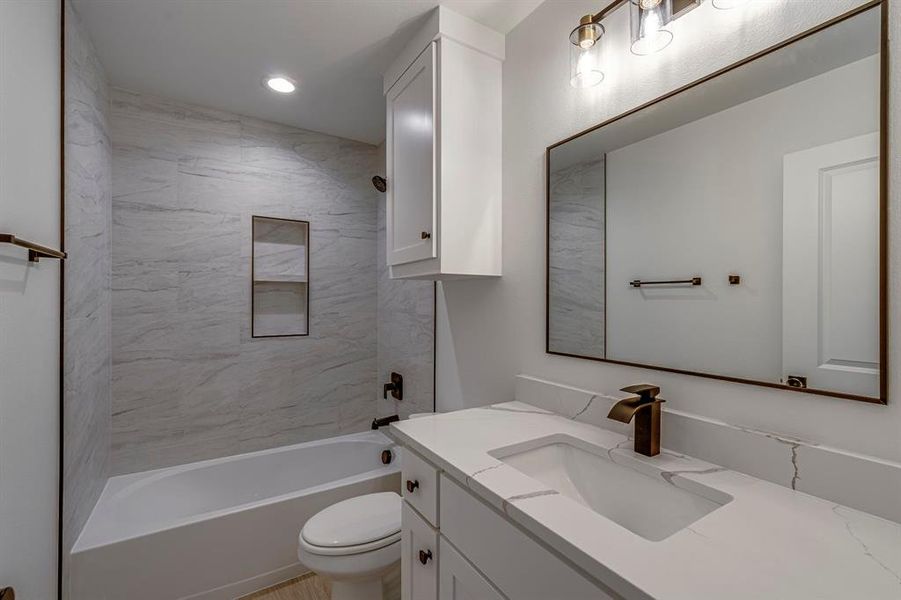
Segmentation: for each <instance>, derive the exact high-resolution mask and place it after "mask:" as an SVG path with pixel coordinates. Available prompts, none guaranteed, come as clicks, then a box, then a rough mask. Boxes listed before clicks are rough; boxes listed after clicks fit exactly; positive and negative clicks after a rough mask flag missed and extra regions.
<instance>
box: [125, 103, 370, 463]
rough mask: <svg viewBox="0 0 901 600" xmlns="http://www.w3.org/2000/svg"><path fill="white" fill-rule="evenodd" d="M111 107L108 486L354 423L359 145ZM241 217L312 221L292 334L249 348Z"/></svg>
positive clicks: (362, 211) (360, 265)
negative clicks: (304, 311)
mask: <svg viewBox="0 0 901 600" xmlns="http://www.w3.org/2000/svg"><path fill="white" fill-rule="evenodd" d="M112 97H113V102H112V117H111V123H112V138H113V293H112V296H113V413H112V457H113V460H112V471H113V473H114V474H119V473H127V472H134V471H141V470H145V469H150V468H155V467H162V466H167V465H173V464H181V463H186V462H191V461H196V460H201V459H206V458H211V457H217V456H223V455H230V454H236V453H239V452H248V451H253V450H259V449H263V448H269V447H275V446H280V445H284V444H292V443H298V442H302V441H306V440H311V439H319V438H324V437H329V436H334V435H340V434H343V433H349V432H354V431H361V430H364V429H366V428H368V426H369V422H370V420H371V419H372V417H373V416H374V415H375V410H376V406H375V403H373V402H372V400H373V394H374V393H375V390H376V389H379V387H378V382H377V381H376V373H377V371H376V369H377V358H376V348H377V344H376V314H377V282H376V276H377V269H376V252H375V251H374V250H375V248H374V246H375V244H376V239H377V232H376V207H377V203H378V202H380V201H381V199H382V198H383V197H382V196H380V195H377V193H376V192H375V190H374V189H373V187H372V185H371V183H370V181H369V180H370V177H371V176H372V174H373V173H374V169H375V168H376V165H377V161H378V157H377V151H376V148H375V147H373V146H369V145H366V144H362V143H358V142H352V141H349V140H344V139H340V138H336V137H331V136H327V135H323V134H318V133H313V132H309V131H303V130H298V129H294V128H290V127H286V126H282V125H277V124H274V123H268V122H264V121H260V120H256V119H251V118H246V117H241V116H237V115H233V114H230V113H225V112H220V111H215V110H211V109H205V108H201V107H197V106H192V105H187V104H182V103H177V102H170V101H167V100H163V99H159V98H153V97H150V96H144V95H137V94H133V93H129V92H126V91H123V90H114V91H113V92H112ZM252 215H264V216H271V217H285V218H291V219H303V220H309V221H310V222H311V248H312V250H311V255H310V256H311V260H310V281H311V283H310V286H311V293H310V336H309V337H294V338H268V339H253V338H251V337H250V251H251V227H250V225H251V216H252Z"/></svg>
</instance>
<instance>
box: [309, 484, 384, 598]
mask: <svg viewBox="0 0 901 600" xmlns="http://www.w3.org/2000/svg"><path fill="white" fill-rule="evenodd" d="M400 506H401V498H400V496H399V495H397V494H395V493H394V492H381V493H378V494H367V495H365V496H357V497H356V498H350V499H349V500H344V501H342V502H338V503H337V504H333V505H332V506H329V507H328V508H326V509H325V510H322V511H320V512H318V513H316V514H315V515H314V516H313V517H312V518H311V519H310V520H309V521H307V522H306V524H305V525H304V526H303V529H301V531H300V543H299V548H298V550H297V556H298V558H299V559H300V562H301V563H303V564H304V565H305V566H306V567H308V568H309V569H311V570H312V571H314V572H315V573H317V574H319V575H322V576H323V577H326V578H327V579H329V580H330V581H331V583H332V600H381V599H382V579H383V577H384V576H385V575H386V574H387V573H389V572H390V571H391V570H392V569H394V568H396V567H397V565H398V563H399V562H400Z"/></svg>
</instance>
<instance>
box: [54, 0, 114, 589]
mask: <svg viewBox="0 0 901 600" xmlns="http://www.w3.org/2000/svg"><path fill="white" fill-rule="evenodd" d="M64 10H65V11H66V39H65V45H66V54H65V69H66V86H65V179H64V185H65V218H66V232H65V234H66V250H67V251H68V253H69V257H68V260H66V264H65V269H66V271H65V300H66V301H65V308H64V323H63V327H64V344H65V347H64V367H63V368H64V372H63V385H64V393H63V402H64V435H65V444H64V452H65V454H64V457H63V494H64V498H65V502H64V506H63V529H62V543H63V549H64V553H63V556H64V557H67V556H68V550H69V549H70V548H71V547H72V545H73V544H74V543H75V540H76V538H77V537H78V534H79V532H80V531H81V528H82V526H83V525H84V523H85V521H86V520H87V518H88V516H89V515H90V513H91V510H92V509H93V507H94V504H95V503H96V501H97V498H98V497H99V496H100V492H101V491H103V486H104V485H105V484H106V478H107V474H108V469H109V443H110V433H109V432H110V370H111V365H110V357H111V349H110V345H111V343H110V329H111V323H110V306H111V304H110V220H111V206H112V200H111V193H112V187H111V186H112V184H111V174H110V167H111V160H112V159H111V150H110V137H109V122H108V111H109V87H108V85H107V80H106V75H105V74H104V71H103V67H102V65H101V64H100V61H99V60H98V58H97V54H96V52H95V50H94V47H93V45H92V44H91V41H90V39H89V38H88V37H87V35H86V33H85V30H84V29H83V27H82V24H81V22H80V20H79V18H78V15H77V14H76V13H75V11H74V10H73V9H72V6H71V4H70V3H69V2H66V3H65V7H64ZM66 566H67V565H66V564H64V574H63V575H64V577H66V576H67V574H68V572H67V569H66V568H65V567H66ZM63 588H64V589H65V585H64V586H63Z"/></svg>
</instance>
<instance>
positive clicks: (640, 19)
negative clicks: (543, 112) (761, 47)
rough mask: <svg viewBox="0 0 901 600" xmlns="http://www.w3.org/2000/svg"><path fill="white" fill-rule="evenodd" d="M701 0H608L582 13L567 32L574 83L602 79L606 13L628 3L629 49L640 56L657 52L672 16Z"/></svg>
mask: <svg viewBox="0 0 901 600" xmlns="http://www.w3.org/2000/svg"><path fill="white" fill-rule="evenodd" d="M747 1H748V0H713V4H714V6H716V7H717V8H722V9H727V8H733V7H735V6H738V5H740V4H744V3H745V2H747ZM702 2H703V0H611V1H610V2H609V3H608V4H607V6H605V7H604V8H603V9H601V11H600V12H599V13H597V14H594V15H585V16H584V17H582V18H581V19H580V20H579V25H578V26H577V27H576V28H575V29H573V30H572V32H571V33H570V34H569V41H570V49H569V63H570V67H569V68H570V77H569V82H570V84H571V85H572V86H573V87H576V88H584V87H591V86H595V85H597V84H599V83H600V82H601V81H602V80H603V79H604V72H603V70H602V68H601V62H602V61H601V48H600V46H601V38H602V37H603V36H604V33H605V31H606V30H605V29H604V26H603V25H602V24H601V21H603V20H604V19H605V18H606V17H607V15H609V14H610V13H612V12H613V11H615V10H617V9H618V8H620V7H621V6H623V5H624V4H628V5H629V28H630V33H631V46H630V50H631V51H632V53H633V54H637V55H640V56H644V55H648V54H654V53H655V52H660V51H661V50H663V49H664V48H666V47H667V46H669V45H670V43H671V42H672V41H673V32H672V31H670V30H669V29H668V28H667V27H668V25H669V24H670V23H671V22H672V21H673V20H674V19H677V18H679V17H681V16H682V15H684V14H686V13H687V12H689V11H691V10H692V9H694V8H696V7H697V6H698V5H700V4H701V3H702Z"/></svg>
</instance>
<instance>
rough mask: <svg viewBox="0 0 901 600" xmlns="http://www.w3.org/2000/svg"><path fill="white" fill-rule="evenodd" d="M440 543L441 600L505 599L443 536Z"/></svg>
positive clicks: (439, 595) (439, 576)
mask: <svg viewBox="0 0 901 600" xmlns="http://www.w3.org/2000/svg"><path fill="white" fill-rule="evenodd" d="M438 545H439V546H440V548H441V564H440V565H439V571H440V572H439V575H438V578H439V584H438V585H439V590H440V591H439V594H438V597H439V598H441V600H504V596H503V595H501V593H500V592H498V591H497V590H496V589H494V586H492V585H491V584H490V583H488V580H487V579H485V578H484V577H482V575H481V573H479V572H478V571H476V570H475V567H473V566H472V565H471V564H469V562H468V561H467V560H466V559H465V558H463V557H462V556H461V555H460V553H459V552H457V551H456V550H455V549H454V547H453V546H451V545H450V543H448V541H447V540H446V539H444V538H443V537H442V538H441V540H440V541H439V542H438Z"/></svg>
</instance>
